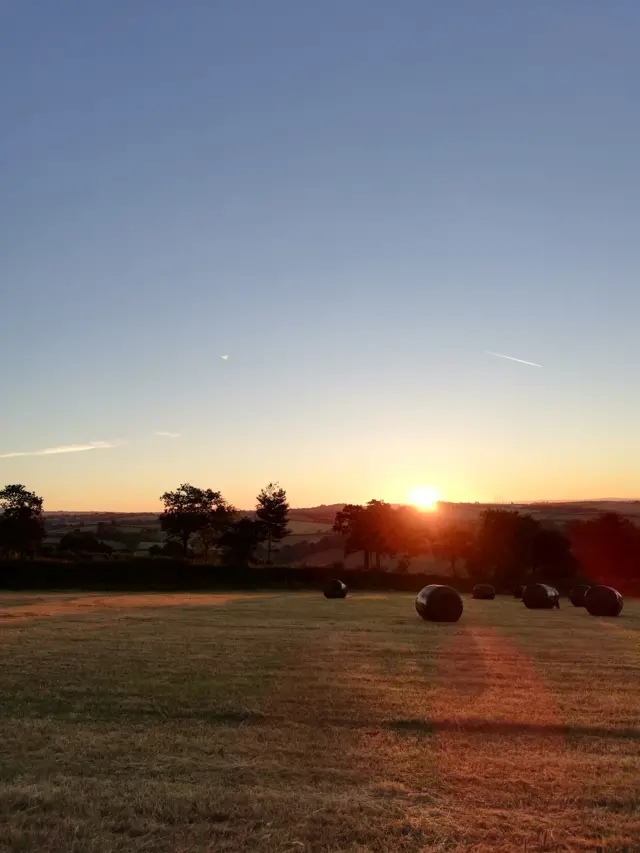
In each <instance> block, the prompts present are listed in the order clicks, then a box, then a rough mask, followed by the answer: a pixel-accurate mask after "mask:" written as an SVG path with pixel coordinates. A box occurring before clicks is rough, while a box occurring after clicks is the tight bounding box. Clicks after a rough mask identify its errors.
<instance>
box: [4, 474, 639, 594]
mask: <svg viewBox="0 0 640 853" xmlns="http://www.w3.org/2000/svg"><path fill="white" fill-rule="evenodd" d="M161 501H162V504H163V507H164V509H163V512H162V513H161V514H160V515H159V523H160V527H161V529H162V531H163V533H164V535H165V542H164V544H162V545H159V544H158V545H154V546H153V547H152V548H151V549H150V550H149V552H148V554H149V556H151V557H165V558H173V559H174V560H177V559H179V560H181V561H184V560H191V561H193V560H194V559H195V558H199V559H200V561H202V562H204V563H205V564H206V563H208V561H209V560H210V559H211V558H212V557H213V556H215V560H216V562H217V563H218V564H219V565H226V566H243V567H249V566H250V565H252V564H255V563H256V562H263V563H264V562H266V564H267V565H270V564H272V562H273V559H274V556H275V554H276V552H277V550H278V548H279V545H280V543H281V542H282V540H283V539H284V538H285V537H286V536H287V535H288V534H289V527H288V520H289V512H290V507H289V503H288V500H287V494H286V491H285V490H284V489H283V488H281V487H280V486H279V485H278V484H277V483H269V485H268V486H266V487H265V488H264V489H262V490H261V491H260V493H259V494H258V495H257V497H256V507H255V513H254V517H249V516H246V515H240V514H239V513H238V511H237V510H236V508H235V507H233V506H232V505H231V504H230V503H229V502H228V501H227V500H225V498H224V497H223V495H222V494H221V493H220V492H219V491H214V490H212V489H201V488H198V487H196V486H193V485H191V484H189V483H183V484H181V485H180V486H179V487H178V488H177V489H175V490H174V491H168V492H165V493H164V494H163V495H162V496H161ZM42 507H43V499H42V498H41V497H39V496H38V495H36V494H35V493H34V492H30V491H28V490H27V489H26V488H25V487H24V486H22V485H9V486H5V487H4V489H2V490H0V555H1V556H3V557H4V558H5V559H7V558H13V557H18V558H22V559H24V558H32V559H33V558H35V557H36V556H38V555H39V554H40V552H41V545H42V540H43V538H44V536H45V532H46V531H45V525H44V520H43V510H42ZM333 535H334V536H339V537H340V541H341V542H342V543H343V552H344V556H345V557H348V556H349V555H351V554H357V553H361V554H362V565H363V568H362V570H361V571H362V572H363V573H367V572H370V573H372V574H373V573H376V574H377V575H380V574H381V573H382V574H384V573H383V572H382V568H381V567H382V559H383V558H384V559H385V563H386V564H387V566H388V564H389V563H391V568H387V569H386V571H387V572H391V573H393V574H395V575H403V574H407V573H408V572H409V570H410V568H411V564H412V561H415V560H416V559H418V558H420V557H424V556H430V557H435V558H437V559H438V560H441V561H445V562H446V563H447V564H448V567H449V574H450V576H452V577H453V579H454V582H455V581H456V580H459V581H460V580H461V579H471V580H473V581H477V582H480V581H486V582H490V583H493V584H494V585H495V586H496V587H497V588H498V589H500V590H503V591H508V590H510V589H512V588H513V587H515V586H518V585H522V584H527V583H533V582H546V583H551V584H554V585H556V586H559V587H561V588H562V587H566V586H567V585H568V584H570V583H571V582H572V581H574V580H577V579H586V580H588V581H589V582H591V583H606V584H610V585H613V586H616V587H617V588H620V589H621V590H622V591H629V592H640V529H639V528H638V527H637V526H636V525H635V524H633V523H632V522H631V521H630V520H629V519H628V518H625V517H624V516H622V515H620V514H618V513H612V512H609V513H603V514H601V515H600V516H598V517H596V518H593V519H589V520H576V521H570V522H568V523H567V524H565V525H564V526H562V527H561V526H558V525H554V524H551V523H549V522H542V521H540V520H538V519H536V518H534V517H533V516H532V515H530V514H527V513H522V512H520V511H515V510H510V509H495V508H492V509H485V510H484V511H482V512H481V514H480V516H479V518H478V519H477V520H476V521H474V522H464V521H462V520H460V519H458V518H456V517H455V516H453V515H452V513H450V512H449V511H448V510H447V508H446V507H444V508H443V509H442V511H441V512H435V513H424V512H420V511H419V510H417V509H415V508H413V507H408V506H401V507H394V506H392V505H390V504H388V503H386V502H385V501H380V500H372V501H369V503H367V504H365V505H356V504H347V505H345V506H344V507H343V508H342V509H340V510H339V511H338V512H337V514H336V516H335V520H334V524H333ZM292 547H293V548H295V546H292ZM110 550H111V549H110V548H109V546H108V545H106V544H105V543H104V542H102V541H100V540H99V539H98V537H96V536H95V535H94V534H93V533H89V532H85V531H81V530H75V531H70V532H69V533H67V534H66V535H65V536H63V537H62V539H61V541H60V543H59V554H60V555H64V554H68V553H72V554H76V555H84V556H89V555H97V554H105V555H106V554H109V552H110ZM259 550H260V552H261V553H262V554H265V553H266V559H265V560H262V561H258V560H257V558H256V553H257V552H258V551H259ZM284 553H287V550H286V549H285V551H284V552H283V554H284ZM292 553H293V552H292ZM334 569H335V571H338V570H343V567H340V566H334Z"/></svg>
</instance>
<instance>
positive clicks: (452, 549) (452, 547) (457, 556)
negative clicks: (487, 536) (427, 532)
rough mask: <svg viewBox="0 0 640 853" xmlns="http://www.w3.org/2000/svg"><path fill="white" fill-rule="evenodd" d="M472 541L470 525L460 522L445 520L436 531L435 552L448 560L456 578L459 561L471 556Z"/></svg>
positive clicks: (442, 558)
mask: <svg viewBox="0 0 640 853" xmlns="http://www.w3.org/2000/svg"><path fill="white" fill-rule="evenodd" d="M472 542H473V534H472V532H471V530H470V529H469V528H468V527H466V526H465V525H464V524H460V523H459V522H455V521H445V522H443V523H442V524H441V525H440V526H439V527H438V529H437V530H436V532H435V533H434V540H433V545H432V548H433V553H434V555H435V556H436V557H438V558H439V559H441V560H447V561H448V563H449V565H450V566H451V574H452V575H453V577H454V578H455V577H457V565H458V561H459V560H466V559H467V558H468V557H469V555H470V552H471V546H472Z"/></svg>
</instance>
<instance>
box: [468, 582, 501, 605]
mask: <svg viewBox="0 0 640 853" xmlns="http://www.w3.org/2000/svg"><path fill="white" fill-rule="evenodd" d="M495 597H496V591H495V589H494V588H493V587H492V586H491V584H490V583H477V584H476V585H475V586H474V588H473V598H481V599H485V600H487V601H489V600H491V599H493V598H495Z"/></svg>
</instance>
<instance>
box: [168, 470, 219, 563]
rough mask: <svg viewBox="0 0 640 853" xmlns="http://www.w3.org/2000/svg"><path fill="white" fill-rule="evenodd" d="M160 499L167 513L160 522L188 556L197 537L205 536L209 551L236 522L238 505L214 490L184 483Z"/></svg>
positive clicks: (169, 536) (170, 537) (183, 553)
mask: <svg viewBox="0 0 640 853" xmlns="http://www.w3.org/2000/svg"><path fill="white" fill-rule="evenodd" d="M160 500H161V501H162V502H163V504H164V512H163V514H162V515H161V516H160V525H161V527H162V529H163V531H164V532H165V533H166V535H167V537H168V538H169V539H174V540H178V541H179V542H180V543H181V545H182V555H183V557H187V556H188V552H189V543H190V541H191V539H192V537H194V536H200V537H204V539H205V540H206V542H207V550H208V548H209V547H210V546H211V543H212V541H215V540H216V539H218V538H219V537H220V536H221V535H222V533H224V531H225V530H226V529H227V527H228V526H229V525H230V524H231V522H232V521H233V516H234V514H235V508H234V507H232V506H231V505H230V504H229V503H227V501H226V500H225V499H224V498H223V497H222V495H221V494H220V492H214V491H212V490H211V489H198V488H197V487H196V486H192V485H191V484H190V483H183V484H182V485H181V486H179V487H178V488H177V489H176V491H175V492H165V493H164V494H163V495H162V497H161V498H160Z"/></svg>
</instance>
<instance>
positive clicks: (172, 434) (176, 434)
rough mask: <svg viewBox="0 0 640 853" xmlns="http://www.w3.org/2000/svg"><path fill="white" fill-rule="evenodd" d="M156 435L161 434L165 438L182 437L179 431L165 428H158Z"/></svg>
mask: <svg viewBox="0 0 640 853" xmlns="http://www.w3.org/2000/svg"><path fill="white" fill-rule="evenodd" d="M156 435H161V436H162V437H163V438H180V433H179V432H165V431H164V430H158V431H157V432H156Z"/></svg>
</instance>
